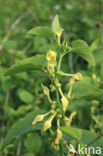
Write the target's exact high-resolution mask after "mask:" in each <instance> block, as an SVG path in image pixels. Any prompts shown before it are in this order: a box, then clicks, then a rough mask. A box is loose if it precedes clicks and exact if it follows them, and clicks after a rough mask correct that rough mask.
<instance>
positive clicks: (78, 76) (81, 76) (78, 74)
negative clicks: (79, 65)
mask: <svg viewBox="0 0 103 156" xmlns="http://www.w3.org/2000/svg"><path fill="white" fill-rule="evenodd" d="M75 79H76V80H83V75H82V74H81V73H77V74H75Z"/></svg>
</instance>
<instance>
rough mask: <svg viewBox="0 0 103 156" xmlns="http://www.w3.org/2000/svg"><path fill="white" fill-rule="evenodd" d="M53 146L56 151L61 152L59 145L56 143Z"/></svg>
mask: <svg viewBox="0 0 103 156" xmlns="http://www.w3.org/2000/svg"><path fill="white" fill-rule="evenodd" d="M51 145H52V146H53V147H54V149H55V150H57V151H59V145H55V142H53V143H52V144H51Z"/></svg>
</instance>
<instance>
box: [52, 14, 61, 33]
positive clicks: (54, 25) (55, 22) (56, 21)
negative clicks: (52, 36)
mask: <svg viewBox="0 0 103 156" xmlns="http://www.w3.org/2000/svg"><path fill="white" fill-rule="evenodd" d="M59 28H60V25H59V18H58V15H56V16H55V17H54V19H53V22H52V29H53V31H54V32H55V33H56V32H57V30H58V29H59Z"/></svg>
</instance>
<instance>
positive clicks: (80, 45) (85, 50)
mask: <svg viewBox="0 0 103 156" xmlns="http://www.w3.org/2000/svg"><path fill="white" fill-rule="evenodd" d="M71 45H72V50H71V52H74V53H76V54H78V55H79V56H81V57H83V59H85V60H86V61H87V62H88V63H89V64H90V65H92V66H95V60H94V57H93V54H92V52H91V51H90V48H89V46H88V44H87V43H86V42H84V41H83V40H75V41H72V43H71Z"/></svg>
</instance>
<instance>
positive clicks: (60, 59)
mask: <svg viewBox="0 0 103 156" xmlns="http://www.w3.org/2000/svg"><path fill="white" fill-rule="evenodd" d="M61 61H62V56H60V58H59V64H58V69H57V72H59V70H60V66H61Z"/></svg>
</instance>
